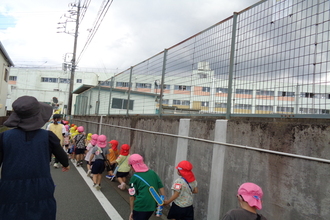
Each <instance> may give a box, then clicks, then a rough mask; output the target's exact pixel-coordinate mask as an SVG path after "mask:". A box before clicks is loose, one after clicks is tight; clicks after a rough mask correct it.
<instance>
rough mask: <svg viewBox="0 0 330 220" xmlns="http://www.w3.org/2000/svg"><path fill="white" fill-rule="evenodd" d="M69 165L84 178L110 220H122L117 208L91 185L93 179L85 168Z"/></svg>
mask: <svg viewBox="0 0 330 220" xmlns="http://www.w3.org/2000/svg"><path fill="white" fill-rule="evenodd" d="M71 167H75V168H76V169H77V171H78V172H79V174H80V175H81V177H82V178H83V179H84V180H85V182H86V184H87V186H88V187H89V188H90V189H91V191H92V192H93V194H94V195H95V197H96V198H97V200H98V201H99V203H100V204H101V206H102V207H103V209H104V211H105V212H106V213H107V214H108V216H109V218H110V219H111V220H123V218H122V217H121V216H120V215H119V213H118V212H117V210H116V209H115V208H114V207H113V206H112V205H111V203H110V202H109V200H108V199H107V198H106V197H105V196H104V194H103V193H102V192H101V191H97V190H96V189H95V188H94V187H93V181H92V179H91V178H90V177H88V176H87V174H86V172H85V170H84V169H83V168H82V167H76V166H75V165H74V164H72V165H71Z"/></svg>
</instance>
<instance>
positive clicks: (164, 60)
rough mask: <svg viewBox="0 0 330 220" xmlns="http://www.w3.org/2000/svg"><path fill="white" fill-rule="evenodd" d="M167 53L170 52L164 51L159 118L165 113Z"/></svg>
mask: <svg viewBox="0 0 330 220" xmlns="http://www.w3.org/2000/svg"><path fill="white" fill-rule="evenodd" d="M167 51H168V50H167V49H165V50H164V58H163V69H162V79H161V82H160V98H159V111H158V116H159V117H161V116H162V113H163V92H164V80H165V72H166V59H167Z"/></svg>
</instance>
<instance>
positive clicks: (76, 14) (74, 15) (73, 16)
mask: <svg viewBox="0 0 330 220" xmlns="http://www.w3.org/2000/svg"><path fill="white" fill-rule="evenodd" d="M70 6H71V9H70V10H69V11H68V12H69V15H68V16H67V15H64V18H66V21H65V22H59V23H58V24H59V25H63V26H61V27H58V28H57V29H64V31H58V32H57V33H67V34H70V35H73V36H74V45H73V54H72V60H71V74H70V87H69V92H68V94H69V97H68V109H67V115H69V116H71V115H72V97H73V93H72V92H73V85H74V75H75V70H76V67H77V65H76V53H77V42H78V30H79V19H80V0H79V1H78V4H76V3H72V4H70ZM75 7H76V8H77V9H76V10H75V9H74V8H75ZM67 22H75V30H74V33H72V32H70V31H67ZM64 65H66V64H64Z"/></svg>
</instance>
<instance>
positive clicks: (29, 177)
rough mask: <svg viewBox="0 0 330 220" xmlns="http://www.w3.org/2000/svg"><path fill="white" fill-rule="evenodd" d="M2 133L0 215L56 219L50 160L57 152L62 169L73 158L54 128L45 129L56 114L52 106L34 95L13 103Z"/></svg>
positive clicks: (65, 169)
mask: <svg viewBox="0 0 330 220" xmlns="http://www.w3.org/2000/svg"><path fill="white" fill-rule="evenodd" d="M12 106H13V110H14V112H12V113H11V115H10V116H9V118H8V120H7V121H5V122H4V125H5V126H7V127H10V128H14V129H10V130H7V131H5V132H3V133H1V134H0V166H1V179H0V216H1V219H34V220H39V219H40V220H41V219H42V220H43V219H49V220H55V219H56V201H55V198H54V190H55V186H54V182H53V179H52V177H51V174H50V166H49V162H50V160H51V155H52V154H54V155H55V156H56V157H57V158H58V159H59V161H60V162H61V164H62V165H63V168H62V170H63V171H67V170H69V161H68V157H67V155H66V153H65V152H64V150H63V149H62V147H61V145H60V140H59V139H58V137H57V136H56V135H55V134H54V133H53V132H51V131H47V130H44V129H41V127H42V126H43V125H44V124H45V123H46V122H47V121H48V120H49V118H50V117H51V115H52V111H53V110H52V107H51V106H49V105H46V104H44V103H41V102H38V100H37V99H36V98H34V97H31V96H22V97H19V98H18V99H17V100H16V101H14V103H13V105H12Z"/></svg>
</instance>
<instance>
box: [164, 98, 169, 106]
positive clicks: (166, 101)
mask: <svg viewBox="0 0 330 220" xmlns="http://www.w3.org/2000/svg"><path fill="white" fill-rule="evenodd" d="M162 103H163V104H164V105H168V103H170V100H169V99H163V102H162Z"/></svg>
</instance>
